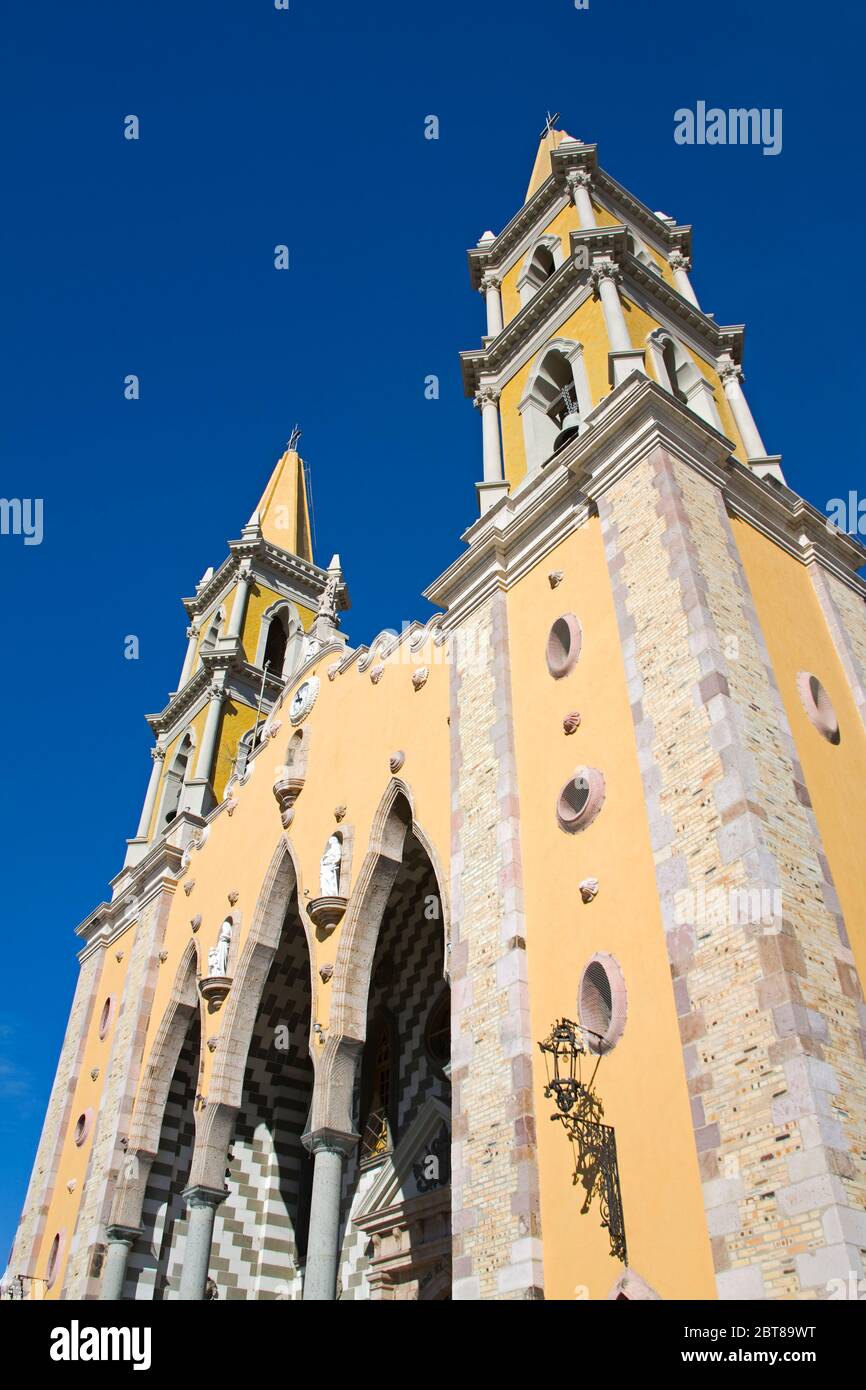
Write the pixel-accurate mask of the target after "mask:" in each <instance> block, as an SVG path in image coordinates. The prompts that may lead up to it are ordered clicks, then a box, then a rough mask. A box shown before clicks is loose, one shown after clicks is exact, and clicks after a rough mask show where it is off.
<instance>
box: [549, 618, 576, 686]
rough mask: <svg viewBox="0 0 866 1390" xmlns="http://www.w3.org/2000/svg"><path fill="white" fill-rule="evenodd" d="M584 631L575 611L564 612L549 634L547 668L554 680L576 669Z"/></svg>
mask: <svg viewBox="0 0 866 1390" xmlns="http://www.w3.org/2000/svg"><path fill="white" fill-rule="evenodd" d="M582 642H583V633H582V632H581V628H580V623H579V622H578V620H577V618H576V617H575V616H574V614H573V613H563V615H562V617H561V618H557V620H556V622H555V623H554V624H553V627H552V628H551V629H550V632H549V633H548V634H547V669H548V671H549V672H550V674H551V675H552V676H553V678H554V680H560V679H561V677H562V676H567V675H568V673H569V671H572V670H574V667H575V666H576V665H577V662H578V659H579V657H580V648H581V644H582Z"/></svg>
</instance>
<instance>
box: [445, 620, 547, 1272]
mask: <svg viewBox="0 0 866 1390" xmlns="http://www.w3.org/2000/svg"><path fill="white" fill-rule="evenodd" d="M452 660H453V666H452V696H451V758H452V817H451V827H452V834H451V853H452V860H451V865H452V869H451V896H452V911H453V919H454V943H453V950H452V957H451V984H452V1011H451V1029H452V1040H451V1055H452V1066H453V1071H452V1085H453V1095H452V1105H453V1132H452V1163H453V1170H452V1183H453V1208H452V1210H453V1256H454V1283H453V1296H454V1298H455V1299H491V1298H493V1299H502V1298H505V1299H510V1298H540V1297H542V1296H543V1294H542V1289H543V1272H542V1255H541V1230H540V1216H539V1190H538V1168H537V1149H536V1137H535V1118H534V1112H533V1102H532V1047H533V1043H532V1041H531V1029H530V1023H529V995H528V983H527V964H526V945H527V943H526V924H525V920H524V911H523V885H522V867H521V859H520V838H519V825H520V804H519V799H518V794H517V776H516V768H515V758H514V738H513V725H512V712H511V685H510V681H511V673H510V660H509V649H508V620H507V612H506V599H505V595H504V594H501V593H497V594H496V595H494V596H493V598H491V599H490V600H488V601H487V602H485V603H484V604H483V605H482V606H480V607H479V608H478V609H476V610H475V612H474V613H472V614H471V615H470V616H469V617H468V618H467V619H466V620H465V622H464V623H463V625H462V626H461V628H460V629H459V630H458V631H457V632H455V633H454V634H453V636H452Z"/></svg>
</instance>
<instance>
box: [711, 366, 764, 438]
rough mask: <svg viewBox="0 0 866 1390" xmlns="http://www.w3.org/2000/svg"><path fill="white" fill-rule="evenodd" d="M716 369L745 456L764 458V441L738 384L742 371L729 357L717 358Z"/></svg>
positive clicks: (741, 377)
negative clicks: (738, 432)
mask: <svg viewBox="0 0 866 1390" xmlns="http://www.w3.org/2000/svg"><path fill="white" fill-rule="evenodd" d="M718 371H719V376H720V377H721V379H722V385H723V387H724V388H725V395H726V396H727V398H728V404H729V405H730V407H731V414H732V415H733V417H734V421H735V423H736V426H737V429H738V430H739V431H740V438H741V439H742V441H743V448H744V449H745V451H746V456H747V457H748V458H749V459H765V458H766V457H767V451H766V449H765V448H764V441H763V439H762V438H761V436H760V434H759V433H758V427H757V425H756V424H755V420H754V417H753V415H752V412H751V410H750V409H749V403H748V401H747V400H746V398H745V396H744V395H743V388H742V386H741V385H740V382H741V381H742V379H743V373H742V371H741V370H740V368H739V367H738V366H737V364H736V362H734V361H733V360H732V359H731V358H730V357H722V358H720V359H719V362H718Z"/></svg>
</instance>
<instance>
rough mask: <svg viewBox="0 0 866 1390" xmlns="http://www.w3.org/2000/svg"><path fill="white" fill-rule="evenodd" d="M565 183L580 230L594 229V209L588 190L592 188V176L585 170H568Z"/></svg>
mask: <svg viewBox="0 0 866 1390" xmlns="http://www.w3.org/2000/svg"><path fill="white" fill-rule="evenodd" d="M565 182H566V183H567V184H568V189H569V192H570V194H571V201H572V202H573V203H574V206H575V207H576V208H577V216H578V219H579V221H580V225H581V228H587V227H595V226H596V225H597V224H596V220H595V209H594V208H593V206H592V198H591V197H590V193H589V190H590V189H591V188H592V175H591V174H590V173H589V171H588V170H587V169H569V171H568V173H567V174H566V176H565Z"/></svg>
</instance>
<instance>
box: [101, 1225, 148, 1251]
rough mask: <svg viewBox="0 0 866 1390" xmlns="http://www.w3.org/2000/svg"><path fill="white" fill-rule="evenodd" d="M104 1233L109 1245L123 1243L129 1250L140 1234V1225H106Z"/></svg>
mask: <svg viewBox="0 0 866 1390" xmlns="http://www.w3.org/2000/svg"><path fill="white" fill-rule="evenodd" d="M105 1234H106V1237H107V1239H108V1242H109V1244H110V1245H125V1246H126V1248H127V1249H128V1250H131V1249H132V1247H133V1245H134V1244H135V1242H136V1241H137V1240H138V1238H139V1236H140V1235H141V1234H142V1227H141V1226H119V1225H111V1226H106V1228H105Z"/></svg>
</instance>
